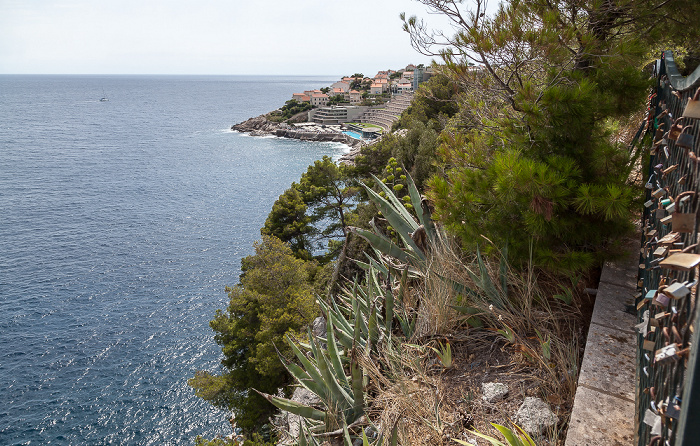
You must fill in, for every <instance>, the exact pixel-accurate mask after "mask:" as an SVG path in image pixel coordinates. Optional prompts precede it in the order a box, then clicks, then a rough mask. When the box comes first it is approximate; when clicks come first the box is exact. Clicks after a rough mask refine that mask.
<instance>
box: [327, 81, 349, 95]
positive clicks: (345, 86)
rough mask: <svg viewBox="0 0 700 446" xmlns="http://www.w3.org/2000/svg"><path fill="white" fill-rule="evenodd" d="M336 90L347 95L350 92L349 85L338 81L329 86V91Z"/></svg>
mask: <svg viewBox="0 0 700 446" xmlns="http://www.w3.org/2000/svg"><path fill="white" fill-rule="evenodd" d="M336 88H339V89H341V90H343V93H347V92H348V91H350V83H348V82H344V81H340V82H336V83H334V84H332V85H331V90H335V89H336Z"/></svg>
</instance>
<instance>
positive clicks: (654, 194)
mask: <svg viewBox="0 0 700 446" xmlns="http://www.w3.org/2000/svg"><path fill="white" fill-rule="evenodd" d="M665 194H666V190H665V189H662V188H658V189H656V190H655V191H654V192H652V193H651V196H652V197H654V198H660V197H663V196H664V195H665Z"/></svg>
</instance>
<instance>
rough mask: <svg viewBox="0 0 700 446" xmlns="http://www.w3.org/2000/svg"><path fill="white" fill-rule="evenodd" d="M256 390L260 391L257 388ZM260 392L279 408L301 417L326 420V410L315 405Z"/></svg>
mask: <svg viewBox="0 0 700 446" xmlns="http://www.w3.org/2000/svg"><path fill="white" fill-rule="evenodd" d="M256 392H258V391H257V390H256ZM258 393H259V394H260V395H261V396H262V397H263V398H265V399H266V400H268V401H269V402H270V403H272V404H273V405H274V406H275V407H277V408H278V409H282V410H284V411H287V412H289V413H293V414H294V415H299V416H300V417H304V418H309V419H312V420H318V421H325V420H326V412H323V411H321V410H318V409H314V408H313V407H310V406H307V405H305V404H301V403H298V402H296V401H292V400H288V399H287V398H280V397H277V396H272V395H268V394H266V393H262V392H258Z"/></svg>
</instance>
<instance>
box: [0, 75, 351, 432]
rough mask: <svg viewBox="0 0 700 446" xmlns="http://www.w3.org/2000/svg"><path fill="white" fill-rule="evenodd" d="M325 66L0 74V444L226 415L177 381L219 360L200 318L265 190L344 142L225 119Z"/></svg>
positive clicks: (257, 216)
mask: <svg viewBox="0 0 700 446" xmlns="http://www.w3.org/2000/svg"><path fill="white" fill-rule="evenodd" d="M335 80H337V78H336V77H332V76H275V75H269V76H268V75H265V76H251V75H240V76H228V75H48V74H35V75H19V74H2V75H0V211H2V216H3V217H2V219H0V386H1V387H2V388H3V391H2V392H0V444H2V445H6V444H7V445H33V444H56V445H63V444H66V445H68V444H70V445H82V444H89V445H103V444H104V445H106V444H110V445H120V444H124V445H127V444H128V445H155V444H158V445H164V444H165V445H170V444H173V445H174V444H191V443H193V441H194V437H195V436H196V435H199V434H201V435H204V436H207V437H213V436H215V435H217V434H222V435H226V434H229V433H231V429H230V426H229V425H228V422H227V418H228V414H227V413H225V412H223V411H219V410H216V409H214V408H212V407H211V406H210V405H209V404H208V403H206V402H204V401H202V400H200V399H198V398H197V397H195V396H194V392H193V391H192V389H190V388H189V387H188V386H187V383H186V381H187V379H188V378H190V377H192V376H193V375H194V372H195V371H196V370H198V369H203V370H208V371H210V372H215V371H217V370H218V364H219V361H220V359H221V354H220V349H219V347H218V346H217V345H216V344H215V343H214V339H213V335H214V333H213V332H212V331H211V329H210V328H209V326H208V322H209V320H210V319H211V318H212V317H213V315H214V312H215V311H216V310H217V309H219V308H224V307H225V305H226V303H227V296H226V293H225V292H224V288H225V286H227V285H234V284H236V283H237V280H238V273H239V269H240V260H241V258H242V257H244V256H246V255H249V254H251V253H252V252H253V248H252V244H253V242H254V241H255V240H258V239H259V238H260V233H259V229H260V227H261V226H262V225H263V223H264V221H265V218H266V217H267V214H268V212H269V211H270V209H271V207H272V204H273V203H274V201H275V200H276V199H277V197H278V196H279V195H280V194H281V193H282V192H284V190H285V189H286V188H288V187H289V186H290V184H291V183H292V181H296V180H298V179H299V177H300V175H301V174H302V173H303V172H304V171H305V170H306V168H307V166H308V165H309V164H311V163H313V161H315V160H317V159H320V158H321V157H323V156H325V155H328V156H331V157H333V158H334V159H337V158H338V157H339V156H341V155H342V154H343V153H344V152H345V151H346V150H347V147H346V146H344V145H342V144H339V143H316V142H304V141H298V140H288V139H283V138H274V137H271V138H256V137H249V136H246V135H242V134H239V133H236V132H233V131H231V130H230V126H231V125H232V124H235V123H238V122H241V121H244V120H246V119H248V118H250V117H254V116H258V115H260V114H262V113H266V112H268V111H271V110H274V109H276V108H278V107H280V106H282V105H283V104H284V102H285V101H286V100H288V99H290V98H291V95H292V93H294V92H299V91H303V90H305V89H315V88H320V87H323V86H327V85H329V84H330V83H332V82H333V81H335ZM103 97H105V98H106V99H108V100H107V101H100V99H101V98H103Z"/></svg>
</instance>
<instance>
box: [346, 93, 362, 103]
mask: <svg viewBox="0 0 700 446" xmlns="http://www.w3.org/2000/svg"><path fill="white" fill-rule="evenodd" d="M348 94H349V96H350V103H351V104H357V103H358V102H362V93H360V92H359V91H357V90H350V92H349V93H348Z"/></svg>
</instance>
